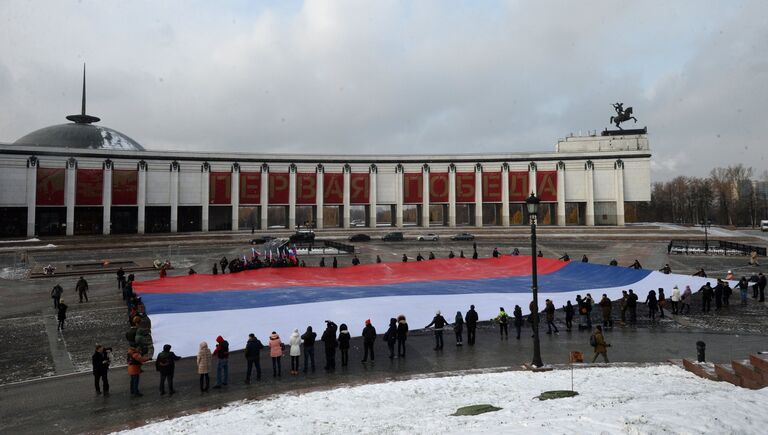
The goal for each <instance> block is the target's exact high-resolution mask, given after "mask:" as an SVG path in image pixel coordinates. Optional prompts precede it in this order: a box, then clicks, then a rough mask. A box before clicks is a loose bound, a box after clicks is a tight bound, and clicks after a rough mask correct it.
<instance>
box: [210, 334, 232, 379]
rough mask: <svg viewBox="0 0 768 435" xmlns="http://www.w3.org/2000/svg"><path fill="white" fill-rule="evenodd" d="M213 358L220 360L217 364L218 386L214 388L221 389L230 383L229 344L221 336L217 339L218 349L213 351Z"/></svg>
mask: <svg viewBox="0 0 768 435" xmlns="http://www.w3.org/2000/svg"><path fill="white" fill-rule="evenodd" d="M213 356H215V357H216V358H218V362H217V363H216V385H214V386H213V388H221V386H222V385H225V386H226V385H227V381H229V342H228V341H227V340H224V337H222V336H221V335H219V336H218V337H216V348H215V349H214V350H213Z"/></svg>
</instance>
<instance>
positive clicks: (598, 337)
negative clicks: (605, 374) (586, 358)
mask: <svg viewBox="0 0 768 435" xmlns="http://www.w3.org/2000/svg"><path fill="white" fill-rule="evenodd" d="M589 345H590V346H592V348H594V349H595V355H594V356H593V357H592V362H595V361H597V357H598V356H599V355H602V356H603V360H605V362H606V363H607V362H608V348H609V347H611V345H610V344H608V343H606V342H605V337H604V336H603V327H602V326H600V325H597V326H596V327H595V332H594V333H593V334H592V335H591V336H590V337H589Z"/></svg>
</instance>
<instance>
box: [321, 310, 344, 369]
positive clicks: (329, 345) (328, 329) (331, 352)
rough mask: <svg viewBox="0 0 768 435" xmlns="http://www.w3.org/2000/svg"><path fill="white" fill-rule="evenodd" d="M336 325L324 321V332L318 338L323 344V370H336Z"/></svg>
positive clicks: (337, 343)
mask: <svg viewBox="0 0 768 435" xmlns="http://www.w3.org/2000/svg"><path fill="white" fill-rule="evenodd" d="M336 328H337V327H336V324H335V323H333V322H332V321H330V320H326V321H325V331H324V332H323V336H322V337H321V338H320V339H321V340H322V341H323V343H324V344H325V369H326V370H336V348H337V347H338V346H339V342H338V341H337V340H336Z"/></svg>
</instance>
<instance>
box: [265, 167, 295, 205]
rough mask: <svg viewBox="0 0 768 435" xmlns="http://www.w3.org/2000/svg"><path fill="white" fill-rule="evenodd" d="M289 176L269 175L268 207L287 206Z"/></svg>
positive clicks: (285, 173) (280, 174)
mask: <svg viewBox="0 0 768 435" xmlns="http://www.w3.org/2000/svg"><path fill="white" fill-rule="evenodd" d="M290 181H291V179H290V176H289V175H288V173H287V172H270V173H269V197H268V203H269V204H270V205H274V204H280V205H283V204H285V205H287V204H288V198H289V196H290V195H289V194H290Z"/></svg>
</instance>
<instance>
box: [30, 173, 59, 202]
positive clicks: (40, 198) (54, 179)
mask: <svg viewBox="0 0 768 435" xmlns="http://www.w3.org/2000/svg"><path fill="white" fill-rule="evenodd" d="M64 171H65V169H64V168H37V195H36V198H37V200H36V203H37V205H64V180H65V179H66V173H65V172H64Z"/></svg>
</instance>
